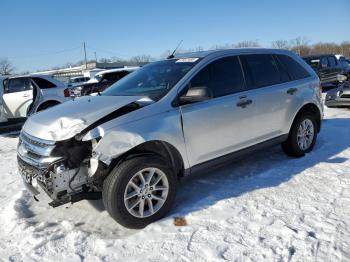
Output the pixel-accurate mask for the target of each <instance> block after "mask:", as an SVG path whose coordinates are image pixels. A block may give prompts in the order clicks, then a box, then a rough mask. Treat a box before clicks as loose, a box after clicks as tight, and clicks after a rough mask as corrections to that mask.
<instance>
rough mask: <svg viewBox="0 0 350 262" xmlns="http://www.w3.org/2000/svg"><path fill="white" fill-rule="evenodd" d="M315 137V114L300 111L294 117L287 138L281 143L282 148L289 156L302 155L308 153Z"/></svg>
mask: <svg viewBox="0 0 350 262" xmlns="http://www.w3.org/2000/svg"><path fill="white" fill-rule="evenodd" d="M316 139H317V122H316V118H315V115H314V114H312V113H309V112H306V113H302V114H300V115H299V116H297V118H296V119H295V121H294V123H293V125H292V128H291V130H290V132H289V135H288V139H287V140H286V141H285V142H283V143H282V150H283V151H284V152H285V153H286V154H287V155H289V156H292V157H302V156H304V155H305V153H309V152H310V151H311V150H312V149H313V147H314V145H315V142H316Z"/></svg>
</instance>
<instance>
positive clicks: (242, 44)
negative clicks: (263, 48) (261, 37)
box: [233, 40, 260, 48]
mask: <svg viewBox="0 0 350 262" xmlns="http://www.w3.org/2000/svg"><path fill="white" fill-rule="evenodd" d="M233 46H234V47H237V48H244V47H259V46H260V44H259V42H258V40H245V41H242V42H238V43H237V44H235V45H233Z"/></svg>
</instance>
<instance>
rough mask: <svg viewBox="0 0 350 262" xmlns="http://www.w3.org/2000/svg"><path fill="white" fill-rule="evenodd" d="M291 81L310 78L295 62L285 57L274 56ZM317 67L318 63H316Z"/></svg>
mask: <svg viewBox="0 0 350 262" xmlns="http://www.w3.org/2000/svg"><path fill="white" fill-rule="evenodd" d="M276 57H277V58H278V60H279V61H280V62H281V64H282V65H283V66H284V67H285V69H286V70H287V72H288V73H289V75H290V77H291V78H292V79H293V80H299V79H303V78H307V77H309V76H310V74H309V72H308V71H306V69H305V68H304V67H303V66H302V65H300V64H299V63H298V62H297V61H295V60H294V59H293V58H291V57H290V56H287V55H276ZM317 65H318V62H317Z"/></svg>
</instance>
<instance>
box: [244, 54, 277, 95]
mask: <svg viewBox="0 0 350 262" xmlns="http://www.w3.org/2000/svg"><path fill="white" fill-rule="evenodd" d="M241 60H242V63H243V67H244V71H245V73H246V80H247V85H248V88H250V89H254V88H260V87H265V86H271V85H275V84H279V83H282V82H284V81H283V79H282V75H281V74H280V72H279V70H278V66H277V63H276V60H275V59H274V58H273V56H272V55H269V54H255V55H243V56H241Z"/></svg>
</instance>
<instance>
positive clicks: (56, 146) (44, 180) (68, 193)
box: [17, 131, 105, 207]
mask: <svg viewBox="0 0 350 262" xmlns="http://www.w3.org/2000/svg"><path fill="white" fill-rule="evenodd" d="M96 143H97V139H91V140H89V141H82V140H79V139H77V138H76V137H73V138H71V139H68V140H65V141H59V142H55V141H48V140H42V139H38V138H35V137H32V136H30V135H29V134H27V133H25V132H24V131H22V132H21V135H20V138H19V143H18V149H17V152H18V167H19V171H20V173H21V175H22V178H23V180H24V183H25V185H26V187H27V189H28V190H29V191H31V193H32V194H33V195H34V196H36V195H38V194H39V190H38V186H39V187H40V188H41V189H42V190H44V191H45V192H46V193H47V194H48V195H49V197H50V198H51V199H52V202H51V203H50V205H51V206H53V207H57V206H60V205H63V204H66V203H68V202H77V201H79V200H82V199H98V198H100V195H101V193H100V192H101V189H102V181H103V180H102V176H103V174H104V171H105V168H104V166H103V164H102V163H99V162H96V161H95V162H94V161H93V160H92V148H93V146H94V144H96ZM99 176H101V178H100V177H99Z"/></svg>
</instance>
